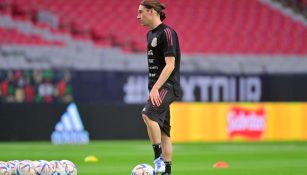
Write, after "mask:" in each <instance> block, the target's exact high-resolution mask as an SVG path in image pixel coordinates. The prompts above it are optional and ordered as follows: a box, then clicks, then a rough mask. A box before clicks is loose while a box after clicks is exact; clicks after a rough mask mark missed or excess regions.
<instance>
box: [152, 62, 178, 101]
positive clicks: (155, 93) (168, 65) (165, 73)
mask: <svg viewBox="0 0 307 175" xmlns="http://www.w3.org/2000/svg"><path fill="white" fill-rule="evenodd" d="M174 68H175V57H173V56H168V57H165V67H164V68H163V70H162V72H161V74H160V76H159V78H158V80H157V82H156V83H155V84H154V86H153V88H152V89H151V91H150V94H149V98H150V100H151V103H152V104H153V105H156V106H160V105H161V103H162V99H161V97H160V94H159V89H160V88H161V87H162V86H163V84H164V83H165V82H166V81H167V79H168V78H169V76H170V75H171V74H172V72H173V70H174Z"/></svg>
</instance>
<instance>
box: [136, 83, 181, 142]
mask: <svg viewBox="0 0 307 175" xmlns="http://www.w3.org/2000/svg"><path fill="white" fill-rule="evenodd" d="M159 93H160V98H161V100H162V103H161V105H160V106H158V107H157V106H153V104H152V103H151V100H150V99H149V100H147V103H146V104H145V107H144V108H143V111H142V114H145V115H146V116H148V117H149V118H150V119H151V120H153V121H156V122H157V123H158V124H159V126H160V129H161V131H162V132H164V133H165V134H166V135H167V136H169V137H170V131H171V124H170V118H171V115H170V104H171V103H172V102H174V101H175V100H177V99H178V96H176V95H175V92H174V89H173V88H172V87H162V88H160V90H159Z"/></svg>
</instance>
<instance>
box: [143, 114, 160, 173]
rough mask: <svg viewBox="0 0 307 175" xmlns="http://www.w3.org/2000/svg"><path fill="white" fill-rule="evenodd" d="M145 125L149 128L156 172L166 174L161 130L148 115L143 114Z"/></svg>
mask: <svg viewBox="0 0 307 175" xmlns="http://www.w3.org/2000/svg"><path fill="white" fill-rule="evenodd" d="M142 116H143V119H144V121H145V124H146V126H147V132H148V136H149V139H150V141H151V144H152V147H153V150H154V156H155V157H154V163H155V172H164V171H165V164H164V161H163V159H162V156H161V155H162V147H161V129H160V126H159V124H158V123H157V122H156V121H154V120H151V119H150V118H149V117H148V116H147V115H145V114H142Z"/></svg>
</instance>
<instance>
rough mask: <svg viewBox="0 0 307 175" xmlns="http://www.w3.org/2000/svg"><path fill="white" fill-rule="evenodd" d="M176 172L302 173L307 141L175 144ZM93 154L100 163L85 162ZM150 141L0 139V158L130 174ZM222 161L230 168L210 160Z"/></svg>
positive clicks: (94, 173)
mask: <svg viewBox="0 0 307 175" xmlns="http://www.w3.org/2000/svg"><path fill="white" fill-rule="evenodd" d="M173 148H174V157H173V173H172V174H174V175H306V174H307V142H247V143H246V142H234V143H175V144H174V147H173ZM89 155H94V156H96V157H97V158H98V160H99V161H98V162H91V163H88V162H85V161H84V158H85V157H86V156H89ZM152 158H153V152H152V148H151V146H150V143H149V142H148V141H92V142H91V143H90V144H89V145H52V144H51V143H49V142H0V160H2V161H9V160H25V159H30V160H48V161H50V160H63V159H68V160H71V161H72V162H74V163H75V164H76V166H77V169H78V174H79V175H130V173H131V170H132V169H133V167H134V166H135V165H137V164H139V163H148V164H151V165H152ZM217 161H225V162H227V163H228V164H229V167H228V168H226V169H225V168H224V169H216V168H213V164H214V163H215V162H217Z"/></svg>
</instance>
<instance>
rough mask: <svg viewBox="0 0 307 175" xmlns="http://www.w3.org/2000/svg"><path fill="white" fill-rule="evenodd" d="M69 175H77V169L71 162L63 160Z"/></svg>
mask: <svg viewBox="0 0 307 175" xmlns="http://www.w3.org/2000/svg"><path fill="white" fill-rule="evenodd" d="M61 163H62V164H63V166H64V169H65V172H66V174H67V175H77V167H76V165H75V164H74V163H72V162H71V161H69V160H61Z"/></svg>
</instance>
